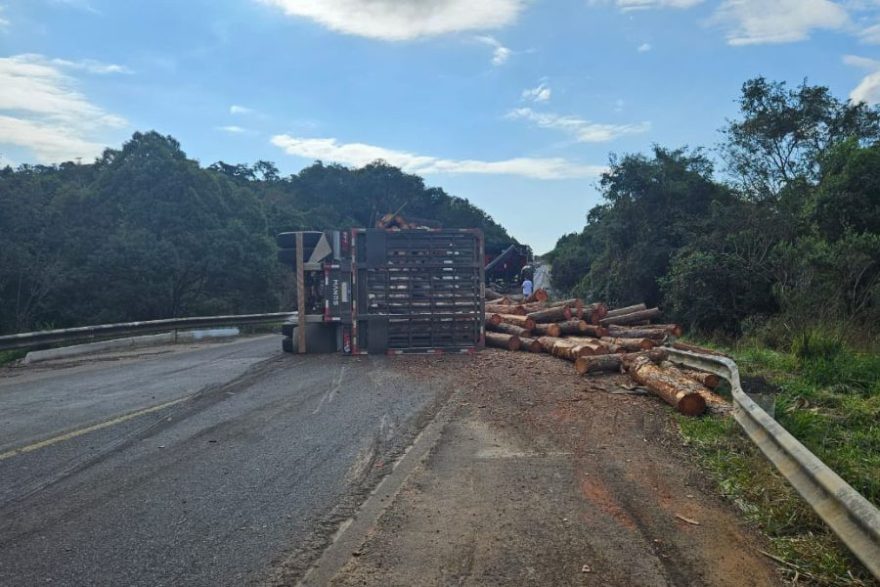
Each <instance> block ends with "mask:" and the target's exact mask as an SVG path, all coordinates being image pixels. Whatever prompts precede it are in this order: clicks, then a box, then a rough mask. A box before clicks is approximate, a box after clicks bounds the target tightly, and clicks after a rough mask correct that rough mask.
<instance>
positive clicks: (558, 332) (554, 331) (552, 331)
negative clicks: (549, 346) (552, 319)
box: [532, 324, 562, 338]
mask: <svg viewBox="0 0 880 587" xmlns="http://www.w3.org/2000/svg"><path fill="white" fill-rule="evenodd" d="M532 332H533V333H534V334H536V335H539V336H552V337H555V338H559V337H560V336H562V329H561V328H559V324H535V327H534V328H532Z"/></svg>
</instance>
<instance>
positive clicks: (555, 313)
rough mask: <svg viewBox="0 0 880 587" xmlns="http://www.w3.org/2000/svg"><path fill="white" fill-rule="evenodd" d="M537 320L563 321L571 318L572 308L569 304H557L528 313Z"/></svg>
mask: <svg viewBox="0 0 880 587" xmlns="http://www.w3.org/2000/svg"><path fill="white" fill-rule="evenodd" d="M527 316H528V317H529V318H531V319H532V320H534V321H535V322H561V321H563V320H570V319H571V310H570V309H569V307H568V306H555V307H552V308H547V309H546V310H538V311H537V312H531V313H529V314H527Z"/></svg>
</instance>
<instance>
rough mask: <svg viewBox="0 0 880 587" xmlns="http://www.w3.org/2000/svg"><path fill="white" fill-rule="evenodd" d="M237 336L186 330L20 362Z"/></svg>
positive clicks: (230, 331)
mask: <svg viewBox="0 0 880 587" xmlns="http://www.w3.org/2000/svg"><path fill="white" fill-rule="evenodd" d="M238 335H239V330H238V328H215V329H211V330H188V331H183V332H177V331H175V332H166V333H163V334H148V335H145V336H130V337H127V338H115V339H113V340H102V341H100V342H89V343H86V344H77V345H73V346H66V347H61V348H57V349H46V350H42V351H31V352H29V353H28V354H27V355H25V357H24V358H23V359H22V360H21V362H22V364H24V365H30V364H31V363H40V362H43V361H53V360H55V359H67V358H70V357H79V356H82V355H89V354H94V353H100V352H103V351H114V350H124V349H136V348H142V347H149V346H158V345H162V344H174V343H178V342H193V341H198V340H202V339H205V338H226V337H235V336H238Z"/></svg>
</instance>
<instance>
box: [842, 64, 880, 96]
mask: <svg viewBox="0 0 880 587" xmlns="http://www.w3.org/2000/svg"><path fill="white" fill-rule="evenodd" d="M843 62H844V63H846V64H847V65H851V66H853V67H860V68H862V69H867V70H868V71H869V72H870V73H868V75H866V76H865V77H864V78H862V81H861V82H859V85H857V86H856V87H855V88H854V89H853V91H852V92H850V94H849V98H850V100H852V101H853V102H865V103H866V104H869V105H872V106H873V105H876V104H880V61H877V60H874V59H868V58H867V57H859V56H858V55H844V57H843Z"/></svg>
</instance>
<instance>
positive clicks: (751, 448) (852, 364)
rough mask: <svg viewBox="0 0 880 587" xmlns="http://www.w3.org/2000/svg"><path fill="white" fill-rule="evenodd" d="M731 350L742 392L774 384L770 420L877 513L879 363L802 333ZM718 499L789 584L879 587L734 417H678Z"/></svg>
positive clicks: (879, 358)
mask: <svg viewBox="0 0 880 587" xmlns="http://www.w3.org/2000/svg"><path fill="white" fill-rule="evenodd" d="M721 348H723V350H725V351H727V352H729V353H730V354H731V355H732V356H733V358H734V359H735V360H736V362H737V364H738V365H739V367H740V371H741V374H742V375H743V377H744V386H745V388H746V389H747V391H748V388H749V386H750V385H752V386H755V385H756V384H757V385H759V386H760V387H762V388H766V387H767V386H772V387H774V388H776V390H778V395H777V396H776V403H775V409H776V414H775V416H776V419H777V421H779V423H780V424H782V426H784V427H785V428H786V429H787V430H788V431H789V432H791V433H792V434H793V435H794V436H796V437H797V438H798V439H799V440H800V441H801V442H803V444H804V445H805V446H806V447H807V448H808V449H809V450H810V451H812V452H813V453H814V454H815V455H816V456H818V457H819V458H820V459H821V460H822V461H823V462H825V463H826V464H827V465H828V466H830V467H831V468H832V469H833V470H834V471H836V472H837V473H838V474H839V475H840V476H841V477H842V478H843V479H844V480H846V481H847V482H848V483H849V484H850V485H852V486H853V487H854V488H855V489H856V490H857V491H858V492H859V493H861V494H862V495H864V496H865V497H866V498H867V499H869V500H870V501H872V502H873V503H875V504H878V505H880V355H877V354H875V353H870V352H864V351H860V350H857V349H853V348H851V347H847V346H846V345H845V344H843V343H842V342H841V339H840V338H839V337H835V336H828V335H827V334H826V333H824V332H822V331H807V332H805V333H803V334H802V335H800V336H799V337H797V338H795V340H794V342H793V344H792V347H791V349H790V350H789V351H787V352H786V351H777V350H771V349H768V348H767V347H766V346H765V345H764V344H762V343H761V342H760V341H756V340H753V339H751V340H742V341H740V342H738V343H737V344H735V345H734V346H732V347H721ZM679 425H680V430H681V433H682V435H683V437H684V438H685V439H686V441H687V442H688V444H689V445H691V446H692V447H694V448H695V449H696V450H697V451H698V453H699V454H700V456H701V459H702V462H703V465H704V466H705V467H706V468H707V469H708V470H709V471H710V472H711V474H712V477H713V479H714V481H715V482H716V483H717V484H718V487H719V490H720V491H721V493H722V494H723V495H725V496H726V497H727V498H729V499H730V500H732V501H733V502H734V503H735V504H736V506H737V507H738V508H739V509H740V510H741V511H742V512H743V513H744V514H745V516H746V517H747V518H748V519H749V520H750V521H752V522H753V523H755V524H756V525H757V526H758V527H759V528H760V529H761V530H762V531H763V532H764V533H765V534H766V535H767V536H768V537H769V539H770V542H771V550H770V552H769V554H772V555H773V556H775V557H777V558H778V559H779V560H780V561H785V563H784V564H783V567H784V568H785V569H786V571H787V573H788V575H789V577H790V578H794V577H796V576H797V577H799V580H800V581H801V582H805V583H812V584H817V585H877V583H876V582H875V581H874V580H873V579H872V578H871V575H870V574H869V573H868V572H867V571H866V570H865V569H864V567H862V566H861V565H860V564H859V563H858V561H856V560H854V559H853V557H852V556H851V555H850V554H849V552H848V550H847V548H846V547H845V546H844V545H843V544H842V543H841V542H840V541H839V540H838V539H837V538H836V537H835V536H834V535H833V534H832V533H831V531H830V530H828V528H827V527H826V526H825V525H824V524H823V523H822V521H821V520H820V519H819V518H818V516H816V515H815V514H814V513H813V511H812V509H810V507H809V506H808V505H807V504H806V502H804V501H803V500H802V499H801V498H800V496H799V495H798V494H797V492H796V491H795V490H794V489H793V488H792V487H791V486H790V485H789V484H788V482H787V481H786V480H785V479H784V478H783V477H782V476H781V475H780V474H779V473H778V472H777V471H776V470H775V469H774V468H773V466H772V465H771V464H770V463H769V461H767V459H766V458H765V457H764V456H763V455H762V454H761V452H760V450H759V449H758V448H757V447H756V446H755V445H753V444H752V443H751V441H750V440H749V439H748V438H747V437H746V436H745V434H744V433H743V432H742V431H741V430H740V428H739V425H738V424H737V423H736V422H735V421H734V420H733V419H732V418H702V419H692V418H683V417H682V418H679Z"/></svg>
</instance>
